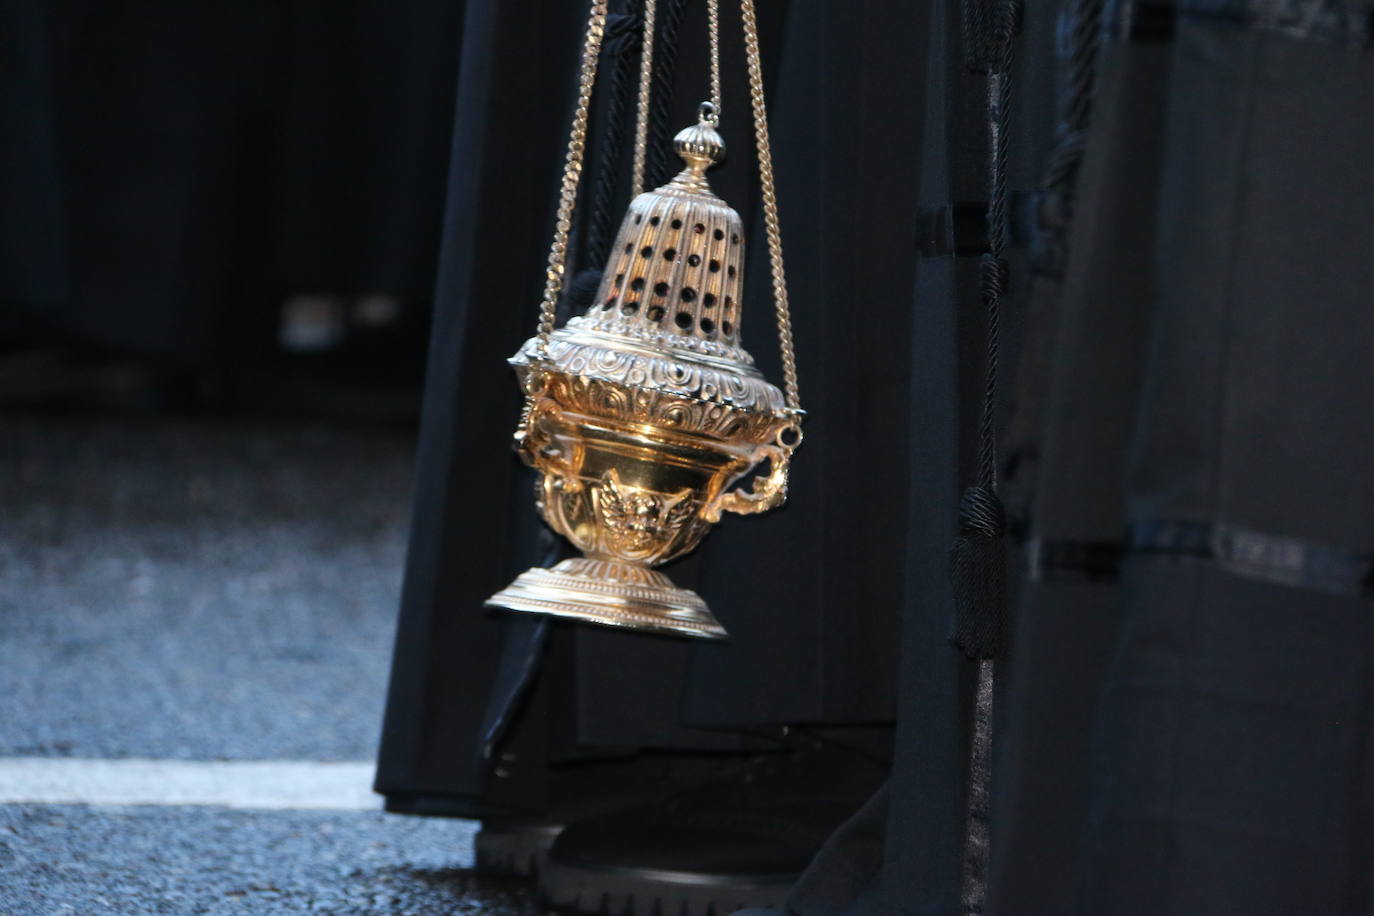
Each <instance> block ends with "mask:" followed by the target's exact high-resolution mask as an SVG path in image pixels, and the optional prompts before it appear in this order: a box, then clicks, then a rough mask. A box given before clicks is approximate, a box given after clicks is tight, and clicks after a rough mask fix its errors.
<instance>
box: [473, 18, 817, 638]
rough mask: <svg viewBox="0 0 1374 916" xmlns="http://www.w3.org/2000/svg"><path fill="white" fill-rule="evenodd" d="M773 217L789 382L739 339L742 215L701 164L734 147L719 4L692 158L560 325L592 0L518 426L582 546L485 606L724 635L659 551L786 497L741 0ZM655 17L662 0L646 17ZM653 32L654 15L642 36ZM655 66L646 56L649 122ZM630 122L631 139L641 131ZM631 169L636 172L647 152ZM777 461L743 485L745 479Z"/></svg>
mask: <svg viewBox="0 0 1374 916" xmlns="http://www.w3.org/2000/svg"><path fill="white" fill-rule="evenodd" d="M741 2H742V6H743V21H744V28H745V45H746V50H747V52H748V64H749V81H750V92H751V96H752V101H753V114H754V128H755V136H756V138H757V141H758V153H759V172H760V180H761V184H762V190H763V201H764V222H765V229H766V234H767V239H768V247H769V262H770V265H771V268H772V275H773V293H774V298H775V305H776V310H777V317H778V326H779V339H780V343H781V347H782V361H783V368H784V377H785V382H786V394H784V393H783V392H782V391H779V390H778V388H777V387H775V386H774V385H772V384H770V383H769V382H768V381H767V380H765V379H764V378H763V375H762V374H761V373H760V372H759V371H758V369H757V368H755V366H754V360H753V357H751V356H750V355H749V353H748V352H746V351H745V350H744V348H743V346H742V344H741V339H740V322H741V309H742V292H743V274H744V237H743V236H744V230H743V224H742V223H741V221H740V218H739V214H737V213H736V212H735V211H734V210H732V209H731V208H730V207H729V206H727V205H726V204H725V202H724V201H723V200H721V199H720V198H719V197H717V196H716V195H715V194H714V193H713V192H712V191H711V188H710V185H709V183H708V182H707V179H706V172H707V170H708V169H709V168H710V167H711V166H712V165H713V164H715V163H716V162H717V161H719V160H720V159H721V158H722V157H723V156H724V154H725V146H724V143H723V142H722V140H721V138H720V135H719V134H718V133H717V132H716V124H717V122H718V117H719V115H718V112H719V107H718V104H715V102H716V100H717V99H718V95H719V66H718V64H717V63H716V62H715V60H714V58H715V56H717V55H718V53H719V51H718V41H717V36H716V32H717V31H718V28H719V26H718V12H717V10H716V4H715V3H714V2H713V3H711V5H710V7H709V19H710V26H711V29H712V36H711V37H712V41H711V45H712V55H713V62H712V92H713V95H714V96H715V97H716V98H714V99H713V100H712V102H707V103H703V105H702V111H701V119H700V121H699V122H698V123H697V124H696V125H695V126H693V127H689V128H687V129H686V130H684V131H682V132H681V133H679V134H678V135H677V137H675V138H674V146H675V148H676V149H677V152H678V155H680V156H681V157H682V159H683V162H684V163H685V166H686V167H685V168H684V169H683V170H682V171H681V172H680V173H679V174H678V175H677V176H676V177H674V178H673V179H672V181H670V182H669V183H668V184H666V185H664V186H663V187H661V188H658V189H656V190H654V191H650V192H648V193H642V194H639V195H638V196H636V197H635V199H634V200H633V201H632V202H631V203H630V207H629V212H628V213H627V214H626V216H625V220H624V222H623V223H622V225H621V228H620V233H619V235H618V236H617V238H616V241H615V247H614V249H613V252H612V254H611V257H610V260H609V262H608V264H607V266H606V270H605V273H604V275H603V277H602V281H601V285H600V288H599V290H598V292H597V297H596V299H595V300H594V301H593V304H592V306H591V308H589V309H588V310H587V312H586V313H585V314H583V315H580V316H577V317H574V318H571V319H569V320H568V322H567V324H566V325H565V326H564V327H562V328H559V329H557V330H554V317H553V316H554V308H555V304H556V301H557V296H558V293H559V290H560V289H561V286H562V278H563V272H564V262H565V259H566V254H567V235H568V231H569V230H570V228H571V219H572V211H573V205H574V203H575V200H576V196H577V184H578V179H579V177H580V174H581V169H582V154H583V151H584V149H585V142H586V129H587V107H588V103H589V99H590V88H591V85H592V83H593V82H594V80H595V71H596V61H595V57H596V54H597V53H598V51H599V48H600V39H601V35H602V33H604V28H605V12H606V0H595V2H594V3H593V7H592V13H591V19H590V21H589V23H588V34H587V41H586V45H585V47H584V51H583V60H582V70H581V82H580V87H579V88H580V91H579V95H578V104H577V108H576V112H575V114H574V118H573V128H572V133H571V137H570V140H569V148H568V157H567V163H566V166H565V170H564V176H563V184H562V190H561V195H560V199H559V207H558V214H557V226H556V228H555V234H554V244H553V246H552V248H551V250H550V255H549V272H548V282H547V283H546V286H545V297H544V301H543V302H542V303H541V308H540V322H539V328H538V333H537V334H536V335H535V336H534V337H533V338H531V339H530V340H528V341H526V343H525V344H524V346H523V347H521V349H520V351H519V352H518V353H516V354H515V356H513V357H512V358H511V360H510V362H511V364H512V366H514V368H515V370H516V374H517V376H518V377H519V379H520V382H521V385H522V387H523V389H524V391H525V395H526V405H525V410H524V412H523V414H522V417H521V422H520V426H519V428H518V429H517V431H516V436H515V438H516V448H517V450H518V451H519V452H520V454H521V457H522V458H523V459H524V460H525V461H526V462H527V463H528V464H530V465H531V466H533V467H534V468H535V469H536V470H537V471H538V472H539V480H538V483H537V485H536V500H537V504H538V508H539V511H540V513H541V514H542V515H543V517H544V520H545V521H546V522H547V523H548V524H549V525H550V526H551V527H552V528H553V529H554V530H555V531H557V532H559V533H560V534H562V535H563V536H565V537H567V538H568V539H569V540H570V541H571V542H572V543H573V544H574V545H575V546H577V548H578V549H579V550H581V551H582V553H583V554H584V556H582V557H579V558H576V559H570V560H565V561H563V562H562V563H559V564H557V565H556V566H554V567H553V568H552V569H539V568H536V569H531V570H528V571H526V572H525V573H523V574H521V575H520V576H519V577H518V578H517V579H516V580H515V581H514V582H513V583H511V585H510V586H508V587H507V588H505V589H503V590H502V591H501V592H499V593H497V594H496V595H493V596H492V597H491V598H490V599H489V600H488V602H487V603H488V604H489V605H491V606H494V607H503V608H508V609H511V610H516V611H526V612H532V613H542V614H550V615H554V616H561V617H569V618H574V619H578V620H583V621H589V622H594V623H600V624H605V625H609V626H620V627H630V628H633V629H639V630H650V631H658V632H663V633H674V634H678V635H686V636H697V637H706V638H712V637H721V636H724V635H725V630H724V628H722V627H721V625H720V624H719V623H718V622H717V621H716V619H715V618H714V616H712V614H711V612H710V610H709V609H708V608H707V606H706V604H705V602H704V601H702V599H701V598H700V596H698V595H696V594H695V593H694V592H691V591H688V590H686V589H681V588H678V587H676V586H675V585H673V583H672V582H671V580H669V579H668V577H667V576H665V575H664V574H663V573H661V572H657V571H655V570H654V569H652V567H654V566H657V565H659V564H662V563H665V562H668V561H669V560H672V559H674V558H675V557H679V556H682V555H683V554H685V553H687V552H689V551H691V550H693V549H694V548H695V547H696V546H697V544H698V543H699V542H700V541H701V539H702V538H703V537H704V536H705V535H706V533H707V532H708V531H709V530H710V528H711V526H712V525H714V524H715V523H716V522H718V521H719V520H720V518H721V516H722V514H723V513H726V512H733V513H736V514H741V515H749V514H754V513H758V512H765V511H768V510H769V509H773V508H776V507H777V506H780V505H782V503H783V502H784V501H785V500H786V498H787V478H788V469H789V466H790V461H791V456H792V452H793V450H794V449H795V448H796V447H797V446H798V445H799V444H800V443H801V438H802V433H801V421H802V417H803V413H802V411H801V409H800V406H799V403H798V399H797V383H796V361H795V359H794V357H793V353H792V335H791V323H790V319H789V315H788V304H787V290H786V285H785V283H784V281H783V263H782V247H781V240H780V239H781V237H780V234H779V231H778V216H777V197H776V193H775V191H774V187H773V171H772V163H771V159H770V157H769V155H768V146H767V144H768V128H767V123H766V118H767V112H766V109H765V107H764V103H763V85H762V77H761V75H760V74H761V71H760V67H759V61H758V35H757V27H756V23H755V18H754V14H753V5H752V3H751V2H750V0H741ZM652 15H653V7H652V0H650V3H649V6H648V8H647V9H646V19H649V20H650V21H651V17H652ZM645 43H646V55H647V54H649V53H652V52H651V51H648V50H647V49H648V48H649V47H650V46H651V45H652V26H648V27H647V29H646V35H645ZM647 73H648V69H647V67H646V68H645V69H644V70H642V71H641V87H640V88H641V98H640V124H641V125H643V124H644V123H645V112H646V111H647V106H648V98H647V94H646V92H645V86H647V77H646V74H647ZM642 142H643V141H642V138H640V137H637V146H642ZM635 168H636V176H635V180H636V181H638V180H641V177H642V168H643V165H642V154H640V155H638V156H637V159H636V166H635ZM765 464H766V465H767V473H760V474H759V475H757V476H755V477H754V479H753V480H752V481H751V482H750V484H749V486H748V488H747V489H746V488H740V487H736V485H737V484H738V483H739V482H740V481H741V480H742V479H743V478H745V477H746V476H748V475H750V474H751V472H753V471H755V469H757V468H759V467H760V466H762V465H765Z"/></svg>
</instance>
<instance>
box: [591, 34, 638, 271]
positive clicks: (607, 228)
mask: <svg viewBox="0 0 1374 916" xmlns="http://www.w3.org/2000/svg"><path fill="white" fill-rule="evenodd" d="M639 26H640V17H639V16H638V15H636V14H635V13H634V12H628V11H627V12H625V13H623V14H621V15H619V16H614V15H613V16H611V17H610V19H609V20H608V22H607V25H606V38H605V40H604V42H603V43H602V48H601V50H602V56H603V57H606V58H607V59H608V60H607V63H609V64H610V65H611V67H612V70H611V86H610V89H611V91H610V94H609V97H608V98H607V102H606V122H605V123H606V127H605V132H604V137H603V138H602V140H601V142H600V143H599V144H598V146H600V147H603V152H602V154H601V156H600V159H601V162H600V164H599V165H598V167H597V174H596V185H595V188H594V191H593V193H592V200H591V207H590V225H589V226H588V228H587V234H586V238H585V240H584V243H583V244H584V246H585V247H584V252H583V253H584V255H585V258H584V262H585V264H586V265H587V266H590V267H596V268H600V267H601V265H603V264H605V263H606V258H607V257H608V255H609V254H610V251H609V248H610V241H611V229H612V222H613V220H614V219H615V212H614V201H615V189H616V179H617V176H618V175H619V173H620V161H621V142H622V139H623V137H624V128H625V109H626V108H627V107H628V106H629V104H630V94H631V92H632V91H633V90H634V82H633V81H632V79H631V73H632V70H631V66H632V64H633V63H634V55H635V52H636V51H637V50H638V49H639V46H640V37H639V35H638V34H637V32H638V29H639Z"/></svg>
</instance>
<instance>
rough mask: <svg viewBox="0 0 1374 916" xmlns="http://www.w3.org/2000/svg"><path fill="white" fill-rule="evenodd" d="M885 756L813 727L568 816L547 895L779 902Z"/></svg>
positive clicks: (641, 901)
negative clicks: (618, 805) (699, 781)
mask: <svg viewBox="0 0 1374 916" xmlns="http://www.w3.org/2000/svg"><path fill="white" fill-rule="evenodd" d="M888 770H889V759H888V758H887V757H886V755H884V754H875V753H872V752H870V751H867V750H861V749H858V748H855V747H852V746H849V745H846V744H843V743H841V742H838V741H833V740H824V739H820V738H817V737H815V736H814V735H806V736H802V737H798V738H797V739H796V743H795V747H794V748H793V749H792V750H790V751H784V752H779V753H772V754H766V755H761V756H759V757H756V758H755V759H754V760H752V761H751V762H749V763H747V764H742V765H737V766H734V767H731V768H729V769H727V770H725V771H724V772H722V773H721V775H720V777H719V778H718V779H717V780H715V781H713V782H710V783H707V784H703V785H702V786H699V787H697V788H694V789H690V790H687V791H685V792H682V793H679V794H677V795H675V796H674V797H672V798H670V799H668V800H666V801H662V802H657V803H652V804H646V805H641V806H637V807H633V808H627V809H624V810H622V811H619V812H617V813H614V814H610V815H606V816H603V817H597V818H592V819H589V820H583V821H579V822H577V823H575V824H572V825H571V826H569V827H568V828H567V829H566V830H564V831H563V832H562V834H561V835H560V836H559V837H558V839H557V840H556V841H555V842H554V844H553V846H552V848H551V849H550V850H549V854H548V862H547V865H546V866H545V868H544V870H543V871H542V872H541V874H540V880H539V889H540V893H541V895H542V896H543V898H544V900H545V902H546V903H548V904H549V905H551V906H554V907H558V908H560V909H563V910H568V911H571V912H575V913H582V914H595V916H628V914H652V913H659V912H661V913H664V914H672V916H726V914H729V913H732V912H733V911H734V910H736V909H739V908H742V907H747V906H781V905H782V901H783V899H784V898H785V897H786V896H787V894H788V892H789V891H790V890H791V888H792V885H793V884H794V883H795V882H796V880H797V878H798V877H799V876H800V875H801V872H802V871H803V870H804V869H805V868H806V866H807V864H808V863H809V862H810V861H811V858H812V857H813V856H814V855H815V853H816V851H817V850H819V849H820V847H821V844H822V843H823V842H824V841H825V839H826V837H828V836H829V835H830V834H831V832H833V831H834V830H835V828H836V827H838V826H839V825H840V824H841V823H842V822H843V821H844V820H845V819H847V818H848V817H849V816H850V815H851V814H853V813H854V811H855V810H857V809H858V808H859V806H860V805H862V804H863V802H864V801H865V800H867V798H868V797H869V796H870V795H871V794H872V793H873V792H875V791H877V789H878V788H879V787H880V786H881V785H882V782H883V780H884V779H886V778H887V775H888Z"/></svg>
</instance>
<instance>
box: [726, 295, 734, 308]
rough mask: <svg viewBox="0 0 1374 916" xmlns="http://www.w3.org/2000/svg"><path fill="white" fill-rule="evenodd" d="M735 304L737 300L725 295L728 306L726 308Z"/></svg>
mask: <svg viewBox="0 0 1374 916" xmlns="http://www.w3.org/2000/svg"><path fill="white" fill-rule="evenodd" d="M734 304H735V300H734V299H731V298H730V297H729V296H726V297H725V307H726V308H729V307H730V306H732V305H734Z"/></svg>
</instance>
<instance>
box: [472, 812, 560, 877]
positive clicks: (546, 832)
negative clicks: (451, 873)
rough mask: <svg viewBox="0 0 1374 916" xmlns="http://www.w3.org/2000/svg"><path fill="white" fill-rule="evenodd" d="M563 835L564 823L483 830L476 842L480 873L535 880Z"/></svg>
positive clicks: (474, 842) (478, 834)
mask: <svg viewBox="0 0 1374 916" xmlns="http://www.w3.org/2000/svg"><path fill="white" fill-rule="evenodd" d="M562 832H563V825H562V824H541V825H539V826H535V827H509V828H504V829H503V828H499V827H498V828H494V829H493V828H490V827H483V828H482V829H481V830H479V831H477V836H476V837H475V838H474V839H473V847H474V851H475V853H476V855H475V860H476V861H475V863H474V864H475V865H476V869H477V873H478V874H479V875H497V876H500V877H503V878H532V877H534V876H535V875H537V874H539V873H540V871H542V870H543V868H544V863H545V861H546V860H547V859H548V857H549V847H550V846H552V845H553V841H554V840H556V839H558V834H560V833H562Z"/></svg>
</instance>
